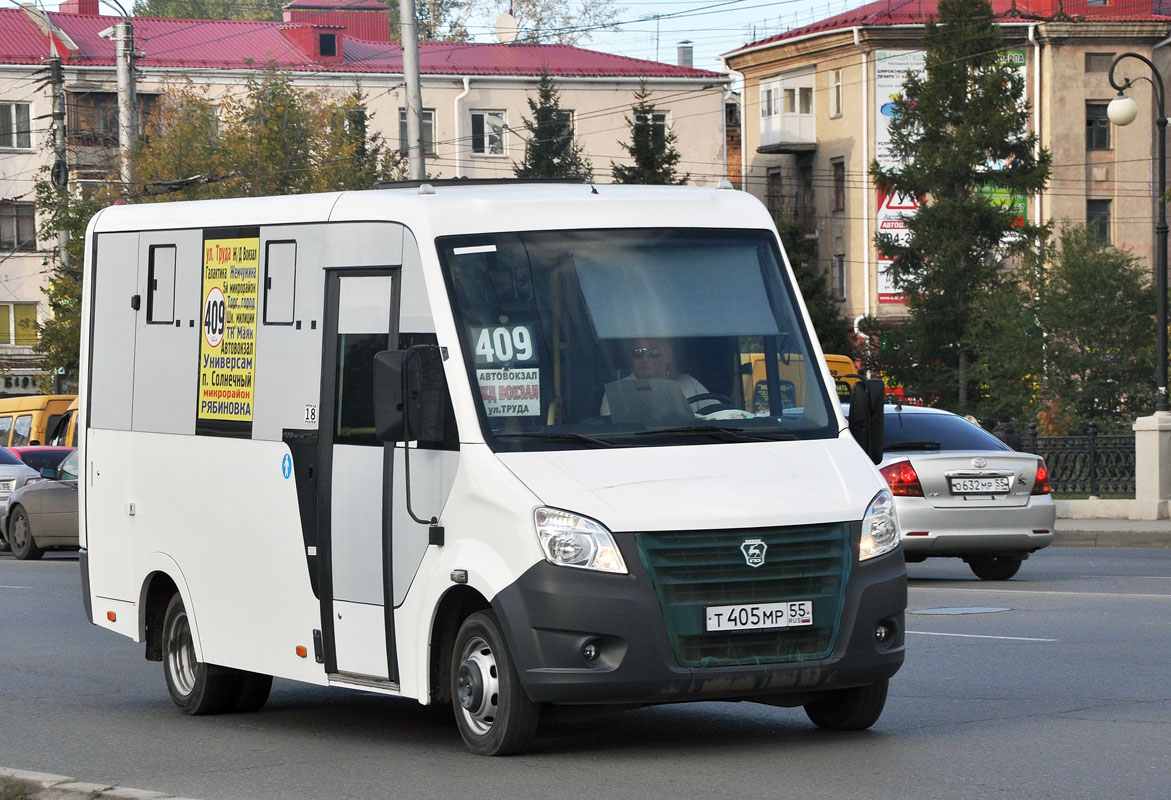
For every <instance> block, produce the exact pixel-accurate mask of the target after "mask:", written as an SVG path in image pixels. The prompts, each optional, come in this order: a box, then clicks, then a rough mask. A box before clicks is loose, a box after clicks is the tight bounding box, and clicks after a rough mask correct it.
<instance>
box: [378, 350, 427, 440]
mask: <svg viewBox="0 0 1171 800" xmlns="http://www.w3.org/2000/svg"><path fill="white" fill-rule="evenodd" d="M422 384H423V368H422V362H421V361H420V358H419V351H418V350H415V349H413V348H412V349H410V350H383V351H382V352H381V353H378V354H377V355H376V356H374V429H375V433H376V434H377V436H378V438H379V439H380V440H382V441H384V442H402V441H410V440H411V439H412V438H413V437H412V436H411V432H412V431H417V430H419V427H420V423H421V421H422V416H423V402H422V401H423V389H422Z"/></svg>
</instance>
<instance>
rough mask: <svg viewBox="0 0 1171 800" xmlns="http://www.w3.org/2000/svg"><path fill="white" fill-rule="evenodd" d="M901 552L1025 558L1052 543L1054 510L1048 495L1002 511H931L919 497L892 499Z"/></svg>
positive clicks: (977, 509) (975, 509) (999, 509)
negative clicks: (901, 543)
mask: <svg viewBox="0 0 1171 800" xmlns="http://www.w3.org/2000/svg"><path fill="white" fill-rule="evenodd" d="M895 510H896V512H897V513H898V515H899V528H900V529H901V530H902V533H903V536H902V541H903V549H904V550H905V551H906V552H907V553H908V554H911V555H922V556H965V555H979V554H994V553H1020V554H1028V553H1032V552H1034V551H1036V550H1040V549H1041V548H1043V547H1048V546H1049V545H1051V544H1052V543H1053V526H1054V523H1055V522H1056V520H1057V507H1056V506H1055V505H1054V504H1053V499H1052V498H1051V497H1049V496H1048V495H1037V496H1034V497H1030V498H1029V502H1028V503H1027V504H1025V505H1023V506H1012V507H1007V508H991V507H982V508H981V507H978V508H970V509H969V508H935V507H933V506H932V505H931V503H930V501H928V500H927V499H926V498H922V497H897V498H895Z"/></svg>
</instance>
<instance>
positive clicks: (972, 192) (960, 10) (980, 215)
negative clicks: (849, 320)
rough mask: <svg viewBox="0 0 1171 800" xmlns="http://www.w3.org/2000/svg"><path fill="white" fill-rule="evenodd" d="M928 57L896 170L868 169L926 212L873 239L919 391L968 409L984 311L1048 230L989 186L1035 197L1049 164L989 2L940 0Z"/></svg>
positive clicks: (898, 133)
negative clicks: (902, 232)
mask: <svg viewBox="0 0 1171 800" xmlns="http://www.w3.org/2000/svg"><path fill="white" fill-rule="evenodd" d="M924 49H925V51H926V75H925V76H923V77H920V76H915V75H911V74H909V75H908V76H907V79H906V81H905V82H904V84H903V94H902V96H901V97H899V98H897V99H896V101H895V117H894V120H893V121H892V123H891V126H890V136H891V146H892V154H893V156H894V157H895V159H897V161H898V162H899V166H896V167H892V168H883V167H881V166H880V165H879V164H878V162H877V161H875V162H874V163H873V164H872V166H871V173H872V174H873V176H874V178H875V181H876V182H877V184H878V186H879V187H880V188H881V189H884V190H885V191H887V192H898V193H902V194H903V195H905V196H908V197H916V198H919V201H920V202H919V210H918V212H917V213H916V214H915V215H914V216H911V217H908V218H907V220H906V224H907V229H908V231H909V233H910V237H909V240H907V241H905V242H902V243H900V242H897V241H895V240H894V239H893V238H892V237H891V236H889V235H887V234H882V233H880V234H878V235H877V236H876V237H875V240H876V244H877V246H878V248H879V249H880V250H881V251H882V252H883V253H885V254H887V255H889V256H891V257H893V259H894V263H893V265H892V268H891V276H892V278H893V280H894V282H895V284H896V285H897V286H899V287H900V288H901V289H902V290H903V291H904V293H905V294H906V296H907V304H908V310H909V311H910V313H911V324H910V330H909V331H908V333H909V334H910V336H909V343H910V345H911V346H912V347H913V348H914V349H915V351H916V353H915V358H914V360H915V361H916V362H917V363H918V365H919V376H918V380H917V383H918V384H919V385H918V386H915V387H913V388H914V389H916V390H917V391H918V392H919V393H920V394H923V395H925V396H928V397H932V398H934V399H935V400H936V401H938V402H940V403H941V404H944V405H947V406H949V407H953V408H954V410H957V411H966V410H968V408H969V405H970V402H969V389H970V387H971V385H972V384H973V383H974V382H973V380H972V377H973V376H972V371H971V369H970V365H971V359H972V357H973V354H974V353H975V352H976V350H977V349H978V348H977V347H976V345H975V342H974V341H973V324H974V320H976V319H977V318H978V317H979V314H980V305H981V303H982V301H983V299H984V298H985V297H987V296H988V295H989V294H991V293H993V292H994V291H995V290H996V289H997V287H998V286H999V285H1000V284H1001V283H1002V282H1003V281H1005V280H1010V279H1012V275H1011V272H1009V271H1007V270H1006V269H1005V266H1006V264H1010V263H1011V260H1012V258H1013V257H1014V256H1015V255H1017V254H1019V253H1021V252H1023V251H1025V250H1026V249H1027V248H1029V247H1031V246H1032V243H1033V241H1034V239H1035V237H1036V236H1037V235H1038V234H1039V233H1041V231H1039V230H1038V229H1036V228H1034V226H1032V225H1030V224H1029V223H1028V221H1027V215H1026V218H1022V217H1021V216H1019V215H1018V213H1017V212H1016V211H1015V210H1013V209H1012V208H1011V207H1008V206H1005V205H1003V204H1000V203H997V202H996V201H994V200H993V199H991V194H990V193H989V192H988V190H989V189H999V190H1001V191H1004V190H1007V191H1008V192H1010V193H1011V194H1012V196H1014V197H1016V198H1026V197H1028V196H1029V195H1030V194H1032V193H1034V192H1037V191H1039V190H1041V189H1042V188H1043V187H1044V185H1045V183H1046V181H1047V179H1048V175H1049V165H1050V159H1049V154H1048V153H1047V152H1045V151H1039V153H1038V152H1036V151H1035V150H1034V148H1035V145H1036V136H1035V135H1034V134H1029V133H1028V132H1027V125H1028V119H1029V108H1028V104H1027V103H1026V102H1024V100H1023V94H1024V79H1023V78H1022V77H1021V75H1020V74H1019V72H1018V71H1017V69H1016V67H1015V66H1014V65H1012V64H1010V63H1008V61H1007V60H1006V59H1005V57H1004V53H1003V50H1004V41H1003V38H1002V36H1001V32H1000V28H999V27H998V25H997V23H996V21H995V19H994V17H993V13H992V6H991V4H990V3H989V2H988V0H940V3H939V17H938V21H935V20H932V21H930V22H928V24H927V30H926V34H925V37H924Z"/></svg>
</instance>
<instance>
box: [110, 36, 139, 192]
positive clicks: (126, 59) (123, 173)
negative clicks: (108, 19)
mask: <svg viewBox="0 0 1171 800" xmlns="http://www.w3.org/2000/svg"><path fill="white" fill-rule="evenodd" d="M114 37H115V43H116V51H115V52H116V58H117V61H118V149H119V150H120V151H121V166H120V169H119V171H118V172H119V178H120V179H121V181H122V191H123V193H130V192H133V191H134V164H133V161H132V156H133V154H134V147H135V144H137V142H138V113H137V108H136V106H137V103H136V102H135V87H134V28H133V27H132V26H131V24H130V18H129V17H127V16H125V15H123V17H122V18H121V19H120V20H118V24H117V25H115V26H114Z"/></svg>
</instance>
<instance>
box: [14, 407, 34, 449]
mask: <svg viewBox="0 0 1171 800" xmlns="http://www.w3.org/2000/svg"><path fill="white" fill-rule="evenodd" d="M32 429H33V418H32V415H31V414H22V415H21V416H19V417H17V418H16V422H15V423H13V425H12V444H11V445H10V447H20V446H21V445H25V444H28V440H29V434H30V433H32Z"/></svg>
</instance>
